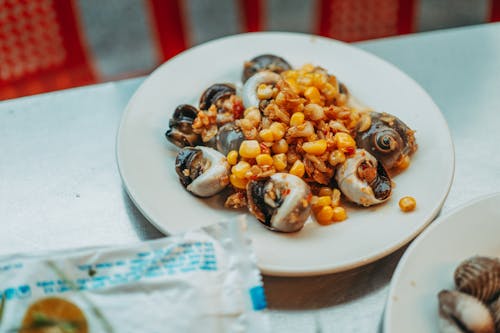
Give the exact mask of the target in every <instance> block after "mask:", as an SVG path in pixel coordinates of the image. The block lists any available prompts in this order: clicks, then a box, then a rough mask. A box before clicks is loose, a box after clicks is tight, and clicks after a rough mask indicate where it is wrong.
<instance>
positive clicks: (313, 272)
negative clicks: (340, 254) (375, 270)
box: [115, 31, 456, 277]
mask: <svg viewBox="0 0 500 333" xmlns="http://www.w3.org/2000/svg"><path fill="white" fill-rule="evenodd" d="M283 35H286V36H292V37H300V38H310V39H311V40H321V41H323V42H326V43H333V44H337V45H341V46H342V47H348V48H350V49H352V50H353V51H355V52H359V53H360V54H363V56H367V57H371V58H376V59H377V60H378V61H381V62H383V63H384V64H385V65H386V66H389V67H392V69H393V70H395V71H397V72H399V73H400V74H402V75H403V76H404V77H405V79H406V80H408V81H411V82H412V84H413V85H414V86H415V87H416V89H418V90H420V93H422V94H423V95H424V96H426V97H427V98H428V100H429V102H430V103H432V104H433V105H434V107H435V109H436V111H437V116H438V117H439V118H440V119H441V121H442V124H443V126H444V127H445V128H446V133H445V134H446V139H447V142H448V143H449V145H450V148H451V149H450V150H449V154H450V156H449V158H450V165H449V169H450V172H449V174H448V180H447V182H446V188H444V190H443V193H442V197H441V200H440V201H439V202H437V203H436V205H435V206H434V207H433V209H431V210H429V212H428V214H426V216H425V217H424V218H423V219H422V220H425V222H424V223H422V224H421V225H420V226H419V228H417V229H415V230H414V231H413V232H412V233H410V234H408V235H407V237H405V238H403V239H400V240H398V241H397V242H394V243H390V244H388V245H387V246H385V247H384V248H383V249H381V250H379V251H376V254H374V255H366V256H365V257H363V258H359V259H358V260H356V261H354V262H353V261H351V262H348V263H340V264H338V265H335V266H332V265H322V266H318V265H316V266H315V268H313V269H307V270H297V269H290V268H288V269H287V268H284V267H281V266H276V265H265V264H264V265H263V264H261V263H259V262H258V263H257V264H258V267H259V269H260V271H261V272H262V273H263V274H265V275H270V276H286V277H303V276H318V275H325V274H331V273H338V272H343V271H347V270H351V269H354V268H357V267H361V266H365V265H367V264H370V263H372V262H375V261H377V260H379V259H381V258H384V257H386V256H387V255H389V254H391V253H393V252H395V251H397V250H398V249H400V248H401V247H403V246H404V245H406V244H408V243H409V242H411V241H412V240H413V239H414V238H416V237H418V235H420V234H421V233H422V231H423V230H425V229H426V228H427V227H428V226H429V224H430V223H431V222H432V221H433V220H434V218H435V217H436V216H437V215H438V213H439V211H440V210H441V208H442V207H443V205H444V202H445V201H446V198H447V197H448V194H449V192H450V190H451V186H452V184H453V180H454V177H455V159H456V158H455V146H454V142H453V139H452V136H451V131H450V128H449V125H448V123H447V121H446V118H445V117H444V115H443V113H442V111H441V109H440V108H439V106H438V105H437V104H436V102H435V101H434V100H433V98H432V97H431V96H430V95H429V94H428V93H427V91H426V90H425V89H424V88H423V87H422V86H421V85H420V84H419V83H418V82H417V81H416V80H415V79H413V78H412V77H411V76H409V75H408V74H407V73H406V72H404V71H403V70H401V69H400V68H399V67H397V66H396V65H394V64H392V63H391V62H389V61H387V60H385V59H383V58H381V57H379V56H377V55H375V54H373V53H370V52H368V51H366V50H364V49H361V48H358V47H356V46H353V45H351V44H348V43H345V42H342V41H339V40H336V39H332V38H328V37H323V36H318V35H313V34H308V33H300V32H280V31H263V32H248V33H240V34H234V35H229V36H225V37H221V38H217V39H213V40H210V41H208V42H205V43H201V44H199V45H196V46H194V47H191V48H189V49H187V50H185V51H183V52H181V53H179V54H177V55H175V56H174V57H172V58H170V59H169V60H167V61H165V62H164V63H162V64H161V65H160V66H158V67H157V68H156V69H155V70H154V71H153V72H151V73H150V74H149V75H148V76H147V77H146V78H145V80H144V81H143V82H142V83H141V84H140V86H139V87H138V88H137V89H136V90H135V92H134V93H133V95H132V96H131V98H130V99H129V101H128V103H127V105H126V106H125V108H124V112H123V113H122V116H121V120H120V123H119V126H118V129H117V132H116V138H115V159H116V164H117V168H118V171H119V174H120V178H121V180H122V182H123V184H124V188H125V191H126V192H127V195H128V197H129V198H130V200H131V201H132V202H133V203H134V205H135V207H136V208H137V209H138V210H139V211H140V212H141V214H142V215H143V216H144V217H145V218H146V220H147V221H148V222H149V223H151V224H152V225H153V226H155V228H157V229H158V230H159V231H160V232H162V233H163V234H165V235H167V236H168V235H170V234H171V232H169V231H168V230H167V229H166V228H164V227H163V226H161V225H160V224H159V223H157V222H156V221H155V220H154V219H153V217H152V216H150V215H149V214H148V213H147V209H146V207H147V204H145V203H144V202H141V203H140V204H139V201H140V200H139V199H138V198H137V196H136V195H135V194H134V191H133V190H132V188H131V187H130V183H129V182H128V180H127V179H126V177H125V175H124V173H123V170H122V167H121V166H120V164H122V163H120V160H121V156H120V151H121V148H120V147H121V144H120V137H121V133H122V128H123V127H124V123H125V122H126V118H127V115H128V114H129V113H130V112H131V109H132V107H131V106H132V105H133V104H134V103H135V100H136V99H137V98H138V97H137V96H138V95H140V94H141V92H142V91H143V90H144V89H145V87H146V86H147V82H149V81H150V80H151V77H153V76H154V75H156V74H157V73H158V72H159V71H161V69H162V68H163V67H164V66H166V65H167V64H168V63H169V62H171V61H172V60H174V59H177V58H178V57H182V56H184V55H186V54H190V53H192V52H196V51H197V50H198V49H199V48H202V47H205V46H206V45H210V44H212V43H221V42H224V41H225V40H228V39H239V38H245V37H260V36H262V37H264V38H270V37H275V38H276V37H279V36H283Z"/></svg>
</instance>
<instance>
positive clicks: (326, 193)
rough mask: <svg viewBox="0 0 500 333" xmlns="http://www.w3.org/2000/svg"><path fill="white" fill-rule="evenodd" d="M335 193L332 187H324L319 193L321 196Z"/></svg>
mask: <svg viewBox="0 0 500 333" xmlns="http://www.w3.org/2000/svg"><path fill="white" fill-rule="evenodd" d="M332 193H333V191H332V189H331V188H329V187H322V188H320V189H319V195H320V196H321V197H323V196H325V195H328V196H331V195H332Z"/></svg>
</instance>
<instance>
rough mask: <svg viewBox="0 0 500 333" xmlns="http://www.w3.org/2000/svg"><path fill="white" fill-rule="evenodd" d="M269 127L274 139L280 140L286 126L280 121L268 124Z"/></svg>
mask: <svg viewBox="0 0 500 333" xmlns="http://www.w3.org/2000/svg"><path fill="white" fill-rule="evenodd" d="M269 129H270V130H271V132H272V133H273V137H274V141H278V140H281V139H282V138H283V137H284V136H285V133H286V128H285V125H283V124H282V123H277V122H274V123H272V124H271V125H270V126H269Z"/></svg>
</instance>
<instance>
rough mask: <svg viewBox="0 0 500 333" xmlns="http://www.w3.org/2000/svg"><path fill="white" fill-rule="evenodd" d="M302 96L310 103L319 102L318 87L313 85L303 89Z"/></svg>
mask: <svg viewBox="0 0 500 333" xmlns="http://www.w3.org/2000/svg"><path fill="white" fill-rule="evenodd" d="M304 97H305V98H307V99H308V100H309V102H311V103H314V104H319V103H321V95H320V94H319V91H318V88H316V87H314V86H313V87H308V88H307V89H306V91H304Z"/></svg>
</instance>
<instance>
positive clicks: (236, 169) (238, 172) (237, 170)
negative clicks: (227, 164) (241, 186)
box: [231, 161, 251, 179]
mask: <svg viewBox="0 0 500 333" xmlns="http://www.w3.org/2000/svg"><path fill="white" fill-rule="evenodd" d="M250 167H251V165H250V163H248V162H245V161H239V162H238V163H237V164H236V165H235V166H233V167H232V168H231V173H232V174H233V175H235V176H236V177H238V178H242V179H243V178H245V174H246V172H247V171H248V170H250Z"/></svg>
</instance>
